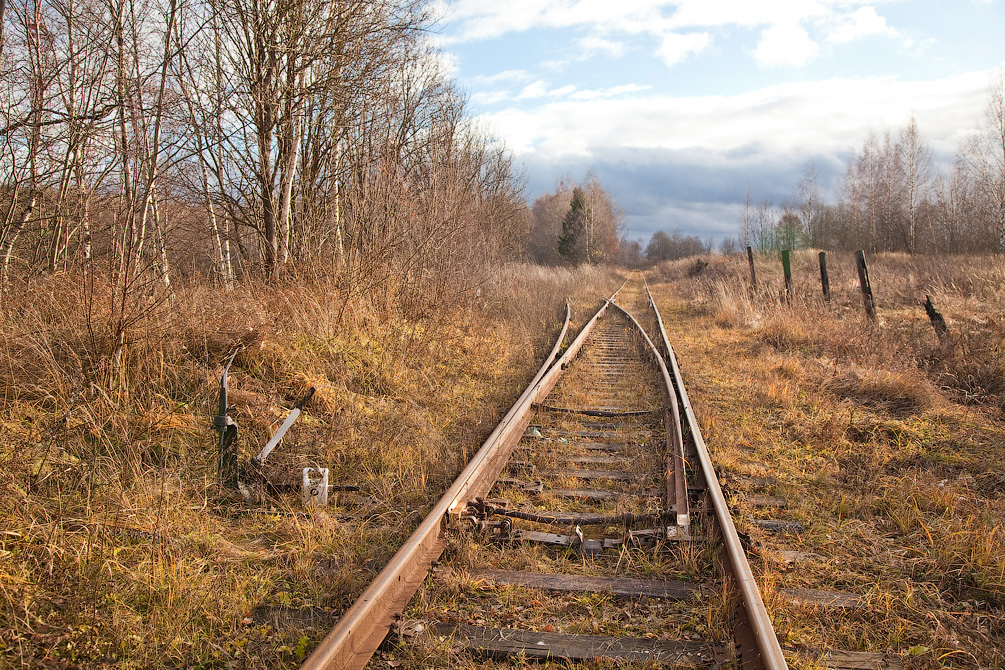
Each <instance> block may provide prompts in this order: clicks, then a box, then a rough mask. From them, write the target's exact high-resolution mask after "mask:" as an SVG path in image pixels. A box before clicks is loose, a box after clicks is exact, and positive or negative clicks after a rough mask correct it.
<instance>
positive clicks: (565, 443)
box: [303, 277, 786, 669]
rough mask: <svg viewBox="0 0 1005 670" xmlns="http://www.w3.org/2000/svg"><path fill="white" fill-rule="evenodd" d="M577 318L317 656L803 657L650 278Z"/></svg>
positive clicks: (432, 659) (695, 663)
mask: <svg viewBox="0 0 1005 670" xmlns="http://www.w3.org/2000/svg"><path fill="white" fill-rule="evenodd" d="M568 324H569V318H568V313H567V315H566V324H565V327H564V328H563V329H562V333H561V335H560V337H559V340H558V342H557V343H556V345H555V348H554V349H553V351H552V353H551V354H550V355H549V356H548V358H547V359H546V362H545V364H544V365H543V366H542V368H541V370H540V371H539V372H538V374H537V375H536V377H535V379H534V380H533V381H532V382H531V384H530V386H529V387H528V388H527V390H526V391H525V392H524V393H523V395H522V396H521V397H520V399H519V400H518V401H517V403H516V404H515V405H514V406H513V408H512V409H511V410H510V411H509V413H507V415H506V416H505V417H504V418H503V420H502V422H501V423H500V424H499V426H498V427H497V428H496V429H495V431H493V433H492V434H491V435H490V436H489V438H488V439H487V440H486V442H485V443H484V445H483V446H482V448H481V449H480V450H479V452H478V453H477V454H476V455H475V457H474V458H473V459H472V460H471V462H470V463H469V464H468V466H467V467H466V468H465V470H464V471H463V472H462V473H461V475H460V476H459V477H458V479H457V480H456V481H455V483H454V484H453V486H452V487H451V488H450V489H449V490H448V492H447V493H446V495H445V496H444V497H443V498H442V499H441V500H440V501H439V503H437V505H436V506H435V507H434V509H433V510H432V512H431V513H430V515H429V516H428V517H427V518H426V519H425V520H424V521H423V522H422V523H421V524H420V526H419V528H418V529H417V530H416V531H415V532H414V534H413V535H412V536H411V537H410V538H409V540H408V541H407V542H406V543H405V545H403V546H402V548H401V549H400V550H399V552H398V553H397V554H396V555H395V556H394V558H392V560H391V561H390V562H389V563H388V565H387V566H386V567H385V568H384V570H383V571H382V572H381V573H380V574H379V575H378V576H377V578H376V579H375V580H374V581H373V582H372V583H371V585H370V586H369V587H368V588H367V590H366V591H365V592H364V593H363V595H362V596H361V597H360V599H359V600H357V601H356V603H354V604H353V605H352V607H350V609H349V610H347V611H346V612H345V613H344V615H343V616H342V618H341V619H340V621H339V622H338V623H337V625H336V626H335V628H334V629H333V630H332V631H331V633H329V635H328V636H327V637H326V638H325V639H324V640H323V641H322V643H321V644H320V645H319V646H318V648H317V649H316V650H315V651H314V653H313V654H312V655H311V656H310V657H309V658H308V659H307V662H306V663H305V664H304V666H303V667H304V668H364V667H366V666H367V664H368V663H370V662H371V657H372V656H373V654H374V652H375V651H376V650H377V649H378V647H379V646H380V645H381V644H382V643H383V642H384V641H385V638H386V637H387V635H388V633H389V632H393V633H396V636H394V635H392V637H391V638H390V639H389V642H388V643H387V644H385V649H386V650H387V651H386V652H385V653H386V654H388V655H390V656H393V657H394V659H393V660H392V667H398V666H402V667H425V666H427V665H430V664H435V665H439V666H442V665H448V666H453V667H460V666H464V665H477V664H481V663H482V662H483V661H484V659H486V658H492V659H496V660H497V661H500V662H502V663H503V664H505V662H506V659H512V658H516V659H527V658H541V659H565V660H568V661H573V662H576V661H584V662H590V661H591V660H592V659H617V662H618V663H636V662H640V663H644V664H653V663H656V664H659V665H663V666H672V667H676V666H689V667H713V666H722V665H729V664H734V665H736V664H739V665H742V667H744V668H771V669H775V668H784V667H786V662H785V658H784V656H783V654H782V650H781V648H780V646H779V643H778V641H777V639H776V637H775V634H774V631H773V630H772V628H771V622H770V619H769V617H768V614H767V612H766V611H765V608H764V604H763V602H762V599H761V596H760V594H759V593H758V590H757V586H756V583H755V581H754V577H753V575H752V573H751V570H750V567H749V565H748V563H747V559H746V555H745V552H744V548H743V547H742V546H741V542H740V538H739V537H738V535H737V533H736V530H735V528H734V526H733V522H732V519H731V517H730V513H729V509H728V507H727V504H726V500H725V498H724V496H723V494H722V491H721V490H720V488H719V483H718V480H717V478H716V476H715V473H714V470H713V468H712V463H711V459H710V458H709V454H708V451H707V449H706V448H705V444H704V441H703V439H702V436H701V432H700V429H699V428H698V425H697V422H696V421H695V417H694V413H693V411H692V408H691V406H690V403H689V401H688V398H687V393H686V391H685V389H684V386H683V382H682V379H681V376H680V370H679V368H678V366H677V362H676V359H675V357H674V354H673V350H672V348H671V347H670V344H669V342H668V340H667V337H666V332H665V329H664V327H663V323H662V320H661V318H660V316H659V313H658V312H657V311H656V309H655V305H654V303H653V301H652V297H651V295H649V292H648V287H646V286H645V285H644V280H642V279H641V277H635V278H633V279H631V280H629V281H628V282H626V284H625V285H624V286H622V288H621V289H619V291H618V292H616V293H615V294H614V295H613V296H612V297H611V298H610V299H609V300H608V301H605V303H604V305H603V306H602V307H601V308H600V309H599V310H598V312H597V313H596V314H595V315H594V316H593V318H592V319H591V320H590V321H589V322H588V323H587V324H586V326H585V327H584V328H583V329H582V330H581V331H580V333H579V334H578V335H577V337H576V338H575V340H573V342H572V343H571V344H570V345H569V346H568V348H567V349H566V350H565V351H564V353H562V354H561V355H560V354H559V351H560V346H561V344H562V342H563V341H564V339H565V335H566V331H567V328H568ZM417 593H418V595H417V596H416V594H417ZM374 663H376V661H374ZM375 667H377V666H375ZM384 667H386V664H384Z"/></svg>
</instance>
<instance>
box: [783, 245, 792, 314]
mask: <svg viewBox="0 0 1005 670" xmlns="http://www.w3.org/2000/svg"><path fill="white" fill-rule="evenodd" d="M782 271H783V272H784V273H785V302H786V303H787V302H789V301H791V300H792V264H791V263H790V262H789V250H788V249H782Z"/></svg>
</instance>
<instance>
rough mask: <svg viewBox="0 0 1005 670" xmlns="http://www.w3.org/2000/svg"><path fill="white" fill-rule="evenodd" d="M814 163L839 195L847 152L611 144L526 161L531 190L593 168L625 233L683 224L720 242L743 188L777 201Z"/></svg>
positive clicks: (535, 192) (733, 228)
mask: <svg viewBox="0 0 1005 670" xmlns="http://www.w3.org/2000/svg"><path fill="white" fill-rule="evenodd" d="M810 161H812V162H813V164H814V166H815V168H816V172H817V175H818V180H819V184H820V187H821V189H822V191H823V192H824V193H825V195H829V196H830V197H834V195H835V194H836V192H837V188H838V186H839V183H840V179H841V177H842V176H843V175H844V171H845V161H846V158H845V157H841V156H836V155H787V154H784V155H783V154H770V153H768V152H767V151H766V150H765V147H763V146H762V145H760V144H758V143H751V144H749V145H746V146H743V147H740V148H736V149H732V150H730V151H725V152H715V151H710V150H707V149H697V148H696V149H660V148H645V149H632V148H609V149H596V150H594V151H593V152H592V156H584V157H579V156H565V157H562V158H558V159H554V160H546V159H542V158H540V157H537V156H533V155H531V156H528V157H526V159H525V160H524V164H525V166H526V170H527V177H528V195H529V197H530V198H531V199H532V200H533V199H534V198H536V197H538V196H540V195H542V194H544V193H547V192H550V191H552V190H553V189H554V187H555V184H556V182H557V181H558V180H559V179H560V178H564V177H566V176H571V177H572V178H573V179H574V180H577V181H578V180H581V179H582V178H583V176H584V175H585V174H586V173H587V171H588V170H591V169H592V170H593V171H594V172H595V173H596V174H597V177H598V179H599V180H600V182H601V183H602V184H603V185H604V186H605V187H607V188H608V190H610V191H611V193H612V194H613V195H614V198H615V199H616V200H617V202H618V204H619V205H620V206H621V207H622V209H623V210H624V212H625V216H626V224H627V227H628V237H629V238H630V239H637V238H643V239H648V238H649V236H651V235H652V234H653V233H654V232H656V231H657V230H661V229H662V230H668V229H673V228H679V229H680V230H681V231H682V232H684V233H685V234H688V235H697V236H699V237H701V238H703V239H704V238H706V237H712V238H714V239H716V240H718V239H721V238H723V237H729V236H732V235H735V234H736V232H737V222H738V219H739V214H740V209H741V207H742V204H743V199H744V194H745V192H746V189H747V188H748V187H749V188H750V193H751V199H752V200H754V201H761V200H769V201H771V202H773V203H775V204H780V203H781V202H782V201H783V200H785V199H787V198H792V197H794V195H795V193H796V187H797V184H798V182H799V180H800V179H801V178H802V176H803V174H804V173H805V170H806V167H807V165H808V163H809V162H810Z"/></svg>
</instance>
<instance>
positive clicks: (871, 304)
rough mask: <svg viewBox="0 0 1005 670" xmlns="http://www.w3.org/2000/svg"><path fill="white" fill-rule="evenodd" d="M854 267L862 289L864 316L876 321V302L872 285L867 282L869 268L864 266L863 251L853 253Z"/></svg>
mask: <svg viewBox="0 0 1005 670" xmlns="http://www.w3.org/2000/svg"><path fill="white" fill-rule="evenodd" d="M855 267H856V268H857V269H858V283H859V286H860V287H861V288H862V302H864V303H865V315H866V316H868V317H869V318H870V319H872V320H873V321H875V320H876V301H875V298H873V296H872V283H870V281H869V266H868V265H866V264H865V251H863V250H861V249H859V250H858V251H856V252H855Z"/></svg>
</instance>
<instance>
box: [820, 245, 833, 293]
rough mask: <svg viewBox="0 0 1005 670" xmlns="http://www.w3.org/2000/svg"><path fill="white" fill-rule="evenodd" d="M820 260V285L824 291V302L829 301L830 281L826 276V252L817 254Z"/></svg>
mask: <svg viewBox="0 0 1005 670" xmlns="http://www.w3.org/2000/svg"><path fill="white" fill-rule="evenodd" d="M817 258H819V259H820V285H821V286H822V287H823V289H824V300H826V301H827V302H830V301H831V280H830V278H829V277H828V276H827V252H826V251H821V252H820V253H819V254H817Z"/></svg>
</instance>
